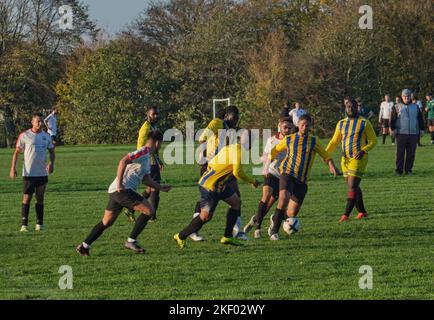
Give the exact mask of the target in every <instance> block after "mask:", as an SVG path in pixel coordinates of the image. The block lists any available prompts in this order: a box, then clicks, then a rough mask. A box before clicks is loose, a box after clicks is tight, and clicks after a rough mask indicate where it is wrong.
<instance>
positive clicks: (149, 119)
mask: <svg viewBox="0 0 434 320" xmlns="http://www.w3.org/2000/svg"><path fill="white" fill-rule="evenodd" d="M159 119H160V113H159V111H158V108H157V107H150V108H149V109H148V111H147V112H146V121H145V122H144V123H143V125H142V127H141V128H140V130H139V137H138V139H137V150H140V149H141V148H143V146H144V145H145V144H146V141H147V140H148V137H149V134H150V133H151V132H152V131H155V130H157V123H158V120H159ZM160 146H161V143H160V142H158V144H157V146H156V148H155V152H153V154H152V155H151V178H152V180H154V181H155V182H157V183H160V182H161V171H162V170H163V169H164V164H163V162H162V161H161V159H160V157H159V156H158V151H159V149H160ZM143 196H144V197H145V198H146V199H149V202H150V203H151V205H152V207H153V208H154V211H153V214H152V217H151V219H150V221H152V222H153V221H156V220H157V210H158V205H159V203H160V191H159V190H156V189H154V188H151V187H150V186H148V187H147V188H146V190H145V192H144V193H143ZM125 213H126V214H127V216H129V217H130V218H131V220H133V219H134V218H133V216H130V214H131V211H128V210H125Z"/></svg>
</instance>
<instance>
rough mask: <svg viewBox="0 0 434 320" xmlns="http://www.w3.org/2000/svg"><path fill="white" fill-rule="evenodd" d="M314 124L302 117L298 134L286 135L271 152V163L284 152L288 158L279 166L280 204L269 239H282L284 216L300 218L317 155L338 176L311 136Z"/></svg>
mask: <svg viewBox="0 0 434 320" xmlns="http://www.w3.org/2000/svg"><path fill="white" fill-rule="evenodd" d="M311 123H312V119H311V117H310V116H309V115H308V114H304V115H302V116H301V117H300V118H299V121H298V132H297V133H294V134H291V135H289V136H286V137H285V138H284V139H282V141H281V142H280V143H279V144H278V145H277V146H275V147H274V148H273V149H272V150H271V152H270V155H269V160H270V161H273V160H274V159H276V157H277V156H278V155H280V154H281V152H285V158H284V159H283V160H282V162H281V164H280V181H279V190H280V191H279V202H278V204H277V208H276V212H275V214H274V215H273V216H272V217H271V219H270V227H269V229H268V235H269V236H270V240H273V241H276V240H279V229H280V226H281V224H282V221H283V220H284V219H285V216H286V217H287V218H293V219H297V218H296V217H297V214H298V213H299V212H300V209H301V206H302V204H303V201H304V198H305V196H306V194H307V189H308V188H307V180H308V177H309V174H310V171H311V168H312V165H313V162H314V160H315V155H316V154H317V153H318V154H319V155H320V156H321V158H323V160H324V162H326V163H327V165H328V167H329V169H330V172H331V173H332V174H333V175H334V176H335V177H336V176H337V175H338V170H337V169H336V167H335V165H334V163H333V160H332V159H330V157H329V154H328V153H327V152H326V151H325V150H324V148H323V147H322V146H321V145H320V144H319V142H318V139H317V138H316V137H315V136H313V135H310V134H309V128H310V125H311Z"/></svg>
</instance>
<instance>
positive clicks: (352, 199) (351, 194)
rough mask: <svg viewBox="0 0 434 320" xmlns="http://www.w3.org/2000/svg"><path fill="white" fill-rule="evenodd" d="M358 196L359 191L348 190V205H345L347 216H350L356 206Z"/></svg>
mask: <svg viewBox="0 0 434 320" xmlns="http://www.w3.org/2000/svg"><path fill="white" fill-rule="evenodd" d="M356 198H357V192H356V191H355V190H354V191H348V197H347V206H346V207H345V215H346V216H347V217H349V216H350V214H351V212H352V211H353V209H354V206H355V205H356Z"/></svg>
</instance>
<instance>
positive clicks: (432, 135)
mask: <svg viewBox="0 0 434 320" xmlns="http://www.w3.org/2000/svg"><path fill="white" fill-rule="evenodd" d="M431 141H434V132H431Z"/></svg>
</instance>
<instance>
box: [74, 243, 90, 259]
mask: <svg viewBox="0 0 434 320" xmlns="http://www.w3.org/2000/svg"><path fill="white" fill-rule="evenodd" d="M75 251H77V252H78V253H79V254H80V255H82V256H86V257H88V256H90V249H89V248H87V249H86V248H85V247H84V246H83V244H82V243H81V244H79V245H78V246H77V248H75Z"/></svg>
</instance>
